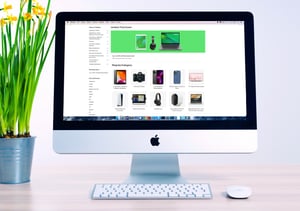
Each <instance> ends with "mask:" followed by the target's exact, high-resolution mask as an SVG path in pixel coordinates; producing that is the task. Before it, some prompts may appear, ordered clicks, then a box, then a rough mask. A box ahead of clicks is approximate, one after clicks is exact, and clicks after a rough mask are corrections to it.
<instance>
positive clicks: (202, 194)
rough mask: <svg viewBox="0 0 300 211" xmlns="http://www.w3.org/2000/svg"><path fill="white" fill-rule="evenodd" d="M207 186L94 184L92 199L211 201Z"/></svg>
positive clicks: (204, 184) (193, 184)
mask: <svg viewBox="0 0 300 211" xmlns="http://www.w3.org/2000/svg"><path fill="white" fill-rule="evenodd" d="M211 198H212V193H211V190H210V186H209V184H206V183H203V184H195V183H192V184H96V185H95V187H94V190H93V192H92V199H211Z"/></svg>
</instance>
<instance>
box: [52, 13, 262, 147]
mask: <svg viewBox="0 0 300 211" xmlns="http://www.w3.org/2000/svg"><path fill="white" fill-rule="evenodd" d="M56 33H57V37H56V49H55V93H54V148H55V150H56V151H57V152H61V153H207V152H225V153H228V152H253V151H255V149H256V146H257V144H256V142H257V140H256V100H255V73H254V69H255V68H254V30H253V16H252V15H251V13H249V12H63V13H59V14H58V15H57V18H56ZM245 134H246V135H245Z"/></svg>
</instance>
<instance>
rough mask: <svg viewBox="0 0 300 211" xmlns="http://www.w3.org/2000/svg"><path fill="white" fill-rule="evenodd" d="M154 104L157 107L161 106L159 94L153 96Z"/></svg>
mask: <svg viewBox="0 0 300 211" xmlns="http://www.w3.org/2000/svg"><path fill="white" fill-rule="evenodd" d="M154 104H155V105H157V106H160V105H161V95H160V93H156V94H155V99H154Z"/></svg>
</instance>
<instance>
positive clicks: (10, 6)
mask: <svg viewBox="0 0 300 211" xmlns="http://www.w3.org/2000/svg"><path fill="white" fill-rule="evenodd" d="M11 9H12V5H11V4H6V3H5V2H4V7H3V10H4V11H7V10H11Z"/></svg>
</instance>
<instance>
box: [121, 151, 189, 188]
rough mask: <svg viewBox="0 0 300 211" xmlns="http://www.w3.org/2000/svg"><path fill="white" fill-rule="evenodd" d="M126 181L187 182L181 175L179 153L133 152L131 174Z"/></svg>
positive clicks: (152, 182)
mask: <svg viewBox="0 0 300 211" xmlns="http://www.w3.org/2000/svg"><path fill="white" fill-rule="evenodd" d="M125 183H140V184H146V183H151V184H177V183H187V181H186V180H185V179H184V178H183V177H181V174H180V168H179V161H178V155H177V154H133V155H132V162H131V170H130V175H129V177H128V178H127V180H126V181H125Z"/></svg>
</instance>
